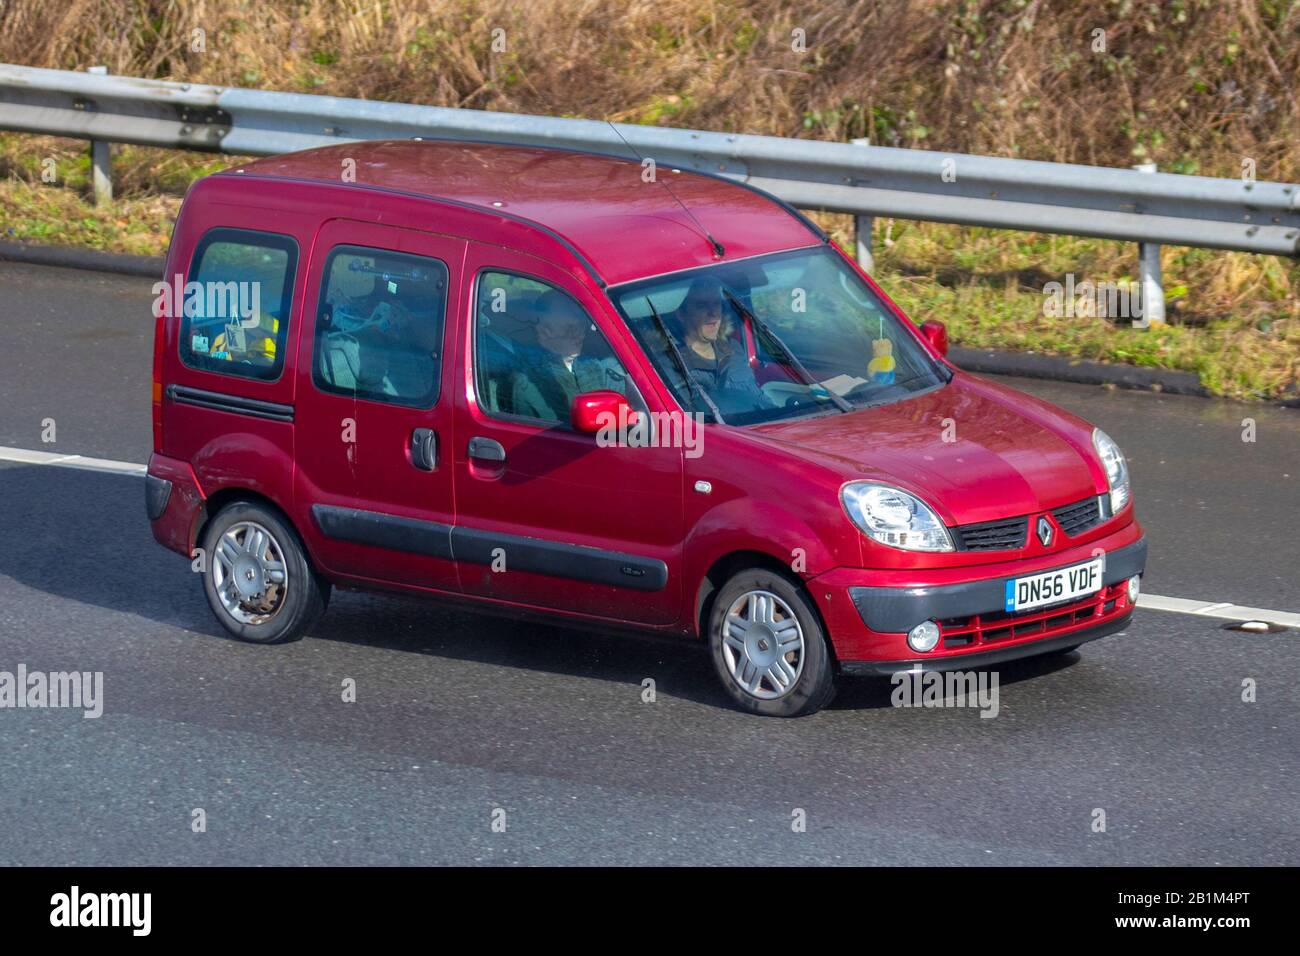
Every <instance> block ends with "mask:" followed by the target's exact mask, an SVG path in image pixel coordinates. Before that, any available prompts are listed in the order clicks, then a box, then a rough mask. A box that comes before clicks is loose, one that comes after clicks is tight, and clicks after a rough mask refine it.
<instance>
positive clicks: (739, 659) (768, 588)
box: [708, 568, 835, 717]
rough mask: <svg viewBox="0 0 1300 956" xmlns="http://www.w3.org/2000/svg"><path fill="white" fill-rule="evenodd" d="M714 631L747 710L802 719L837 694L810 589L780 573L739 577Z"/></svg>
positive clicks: (712, 620)
mask: <svg viewBox="0 0 1300 956" xmlns="http://www.w3.org/2000/svg"><path fill="white" fill-rule="evenodd" d="M708 636H709V647H710V650H711V651H712V656H713V665H714V667H715V669H716V670H717V672H718V677H719V678H720V679H721V680H722V684H723V687H725V688H726V690H727V693H728V694H730V695H731V698H732V700H734V701H735V702H736V703H737V704H738V705H739V706H740V707H741V708H742V709H743V710H747V711H749V712H750V713H754V714H762V715H763V716H766V717H802V716H805V715H807V714H814V713H816V712H817V711H819V710H821V708H823V707H825V706H826V705H827V704H828V703H830V700H831V698H832V697H833V696H834V695H835V672H834V667H833V666H832V663H831V657H830V650H829V648H828V647H827V644H826V636H825V634H824V633H823V631H822V626H821V621H820V620H819V618H818V617H817V613H816V611H815V610H814V609H813V607H812V604H811V602H810V601H809V600H808V598H807V597H806V596H805V595H804V592H803V591H802V590H801V589H800V588H799V587H797V586H796V585H795V584H794V583H792V582H791V581H789V580H788V579H787V578H785V577H784V576H783V575H781V574H779V573H777V572H774V571H769V570H766V569H764V568H750V569H748V570H745V571H741V572H739V573H738V574H735V575H733V576H732V578H731V579H730V580H729V581H727V583H726V584H725V585H723V587H722V589H721V590H720V591H719V592H718V595H717V598H716V599H715V600H714V602H713V610H712V613H711V614H710V615H709V631H708Z"/></svg>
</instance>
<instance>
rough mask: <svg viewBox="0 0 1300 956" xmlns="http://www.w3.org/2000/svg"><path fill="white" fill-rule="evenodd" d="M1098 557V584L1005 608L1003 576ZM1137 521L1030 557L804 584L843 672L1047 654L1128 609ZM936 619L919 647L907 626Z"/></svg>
mask: <svg viewBox="0 0 1300 956" xmlns="http://www.w3.org/2000/svg"><path fill="white" fill-rule="evenodd" d="M1099 552H1100V553H1103V554H1104V555H1105V565H1104V568H1103V571H1102V587H1101V589H1100V590H1099V591H1096V592H1094V593H1093V594H1090V595H1086V596H1084V597H1081V598H1078V599H1075V600H1072V601H1069V602H1064V603H1062V604H1058V605H1055V606H1049V607H1043V608H1035V609H1031V610H1027V611H1021V612H1012V613H1007V612H1006V611H1005V610H1004V608H1005V601H1006V583H1007V581H1008V580H1011V579H1013V578H1018V577H1022V576H1025V575H1028V574H1037V573H1040V572H1042V571H1048V570H1054V569H1058V568H1064V567H1069V566H1071V565H1074V564H1078V563H1081V562H1083V561H1087V560H1089V559H1091V558H1093V557H1095V556H1096V555H1097V554H1098V553H1099ZM1146 557H1147V543H1146V539H1145V538H1144V537H1143V536H1142V529H1141V527H1140V526H1138V524H1137V523H1136V522H1130V523H1129V524H1127V525H1125V526H1124V527H1122V528H1120V529H1117V530H1116V531H1114V532H1112V533H1110V534H1107V535H1105V536H1104V537H1102V538H1099V539H1094V540H1092V541H1089V542H1087V543H1086V544H1081V545H1078V546H1076V547H1073V548H1066V549H1063V550H1061V551H1058V552H1055V553H1053V554H1051V555H1041V556H1038V557H1037V558H1035V559H1024V558H1021V559H1013V560H1008V561H1005V562H998V563H995V564H988V565H982V566H962V567H951V568H939V569H930V570H926V569H916V570H912V571H903V570H886V571H879V570H876V571H873V570H870V569H850V568H841V569H837V570H835V571H831V572H827V573H826V574H823V575H819V576H818V577H816V578H814V579H813V580H811V581H810V582H809V591H810V593H811V594H812V595H813V597H814V599H815V600H816V601H817V604H818V609H819V610H820V611H821V613H822V617H823V620H824V621H825V623H826V626H827V630H828V632H829V635H830V638H831V642H832V644H833V646H834V649H835V656H836V659H837V660H838V661H839V664H840V669H841V671H842V672H843V673H846V674H890V673H896V672H898V671H906V670H917V669H919V670H952V669H956V668H961V667H980V666H987V665H989V664H996V663H1000V662H1002V661H1007V660H1013V659H1015V658H1019V657H1028V656H1031V655H1034V654H1042V653H1047V652H1050V651H1053V650H1059V649H1062V648H1066V647H1072V646H1074V645H1076V644H1082V643H1084V642H1086V641H1090V640H1095V639H1097V638H1099V637H1105V636H1106V635H1108V634H1115V633H1118V632H1120V631H1122V630H1123V629H1124V628H1125V627H1126V626H1127V625H1128V623H1129V621H1130V619H1131V617H1132V614H1133V605H1132V602H1131V601H1130V600H1129V598H1128V592H1127V587H1126V583H1127V581H1128V579H1129V578H1130V577H1132V576H1133V575H1139V576H1140V575H1141V574H1142V573H1143V571H1144V570H1145V567H1146ZM926 620H933V621H936V622H937V623H938V624H939V631H940V640H939V644H938V646H937V647H936V648H935V649H934V650H932V651H929V652H928V653H924V654H922V653H918V652H917V651H915V650H913V649H912V648H911V647H910V646H909V645H908V643H907V632H908V631H909V630H910V629H911V628H913V627H914V626H916V625H917V624H919V623H921V622H922V621H926Z"/></svg>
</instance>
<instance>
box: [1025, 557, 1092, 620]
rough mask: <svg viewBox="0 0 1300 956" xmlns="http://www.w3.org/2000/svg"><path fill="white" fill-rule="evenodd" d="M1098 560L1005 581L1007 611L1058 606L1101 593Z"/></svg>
mask: <svg viewBox="0 0 1300 956" xmlns="http://www.w3.org/2000/svg"><path fill="white" fill-rule="evenodd" d="M1101 569H1102V559H1101V558H1097V559H1096V560H1093V561H1088V562H1086V563H1084V564H1075V565H1071V566H1070V567H1068V568H1059V569H1057V570H1055V571H1044V572H1043V573H1042V574H1031V575H1029V576H1028V577H1024V578H1012V579H1011V580H1010V581H1008V582H1007V593H1006V605H1005V610H1007V611H1024V610H1028V609H1029V608H1032V607H1043V606H1044V605H1047V604H1060V603H1062V602H1065V601H1070V600H1073V599H1074V598H1079V597H1083V596H1084V595H1085V594H1093V593H1095V592H1097V591H1100V590H1101Z"/></svg>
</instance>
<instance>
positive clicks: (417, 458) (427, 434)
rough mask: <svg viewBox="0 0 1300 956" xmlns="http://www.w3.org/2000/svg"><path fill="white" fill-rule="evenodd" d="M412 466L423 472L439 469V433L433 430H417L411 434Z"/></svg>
mask: <svg viewBox="0 0 1300 956" xmlns="http://www.w3.org/2000/svg"><path fill="white" fill-rule="evenodd" d="M411 464H413V465H414V466H415V467H416V468H419V469H420V470H421V471H433V470H434V469H435V468H437V467H438V433H437V432H435V431H434V430H433V429H432V428H417V429H416V430H415V431H413V432H411Z"/></svg>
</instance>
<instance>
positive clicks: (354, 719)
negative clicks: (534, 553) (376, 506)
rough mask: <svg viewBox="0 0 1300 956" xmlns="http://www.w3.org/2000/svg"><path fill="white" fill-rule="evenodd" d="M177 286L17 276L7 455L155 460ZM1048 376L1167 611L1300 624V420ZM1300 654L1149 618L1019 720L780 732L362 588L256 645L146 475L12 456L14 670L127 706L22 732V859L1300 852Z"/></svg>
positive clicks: (938, 860) (821, 724)
mask: <svg viewBox="0 0 1300 956" xmlns="http://www.w3.org/2000/svg"><path fill="white" fill-rule="evenodd" d="M148 292H149V283H148V282H147V281H141V280H137V279H125V278H118V277H113V276H107V275H101V274H95V273H83V272H72V271H66V270H59V269H52V268H45V267H36V266H19V265H10V264H0V355H4V356H7V357H8V358H9V361H8V362H7V363H6V370H5V374H4V376H3V378H2V379H0V445H8V446H16V447H21V448H29V449H37V450H43V451H53V452H57V453H63V454H82V455H93V456H98V457H104V458H111V459H117V460H125V461H136V462H143V461H145V460H146V458H147V455H148V452H149V444H150V435H149V424H148V422H149V416H148V402H149V398H148V387H149V368H150V361H151V350H150V338H151V334H152V328H151V322H150V318H149V313H148V299H149V294H148ZM1015 384H1017V385H1018V386H1022V387H1024V388H1026V389H1027V390H1028V391H1031V392H1033V393H1035V394H1038V395H1042V396H1044V397H1047V398H1049V399H1050V400H1052V401H1055V402H1057V403H1058V404H1061V405H1063V406H1065V407H1067V408H1069V409H1071V410H1073V411H1076V412H1078V413H1080V414H1082V415H1084V416H1085V417H1087V418H1089V419H1091V420H1093V421H1095V422H1096V423H1097V424H1099V425H1101V426H1102V427H1103V428H1105V429H1106V430H1107V431H1108V432H1109V433H1110V434H1111V435H1112V436H1113V437H1115V439H1116V440H1117V441H1118V442H1119V443H1120V444H1121V446H1122V447H1124V449H1125V451H1126V452H1127V454H1128V456H1129V459H1130V463H1131V466H1132V470H1133V473H1134V480H1135V489H1136V491H1135V493H1136V495H1137V499H1138V509H1139V515H1140V517H1141V518H1142V520H1143V522H1144V524H1145V525H1146V528H1147V532H1148V535H1149V539H1150V544H1151V563H1150V566H1149V573H1148V577H1147V581H1146V587H1147V589H1148V590H1150V591H1152V592H1156V593H1159V594H1163V595H1168V596H1174V597H1186V598H1197V599H1202V600H1207V601H1210V600H1214V601H1230V602H1233V603H1237V604H1253V605H1257V606H1261V607H1269V608H1275V609H1280V610H1287V611H1300V570H1298V562H1297V560H1296V546H1295V542H1296V540H1297V539H1298V538H1300V490H1298V488H1297V485H1298V483H1300V414H1297V413H1295V412H1290V411H1286V410H1278V409H1271V408H1259V407H1254V406H1246V405H1240V404H1235V403H1228V402H1216V401H1209V400H1203V399H1192V398H1178V397H1172V396H1160V395H1153V394H1145V393H1127V392H1109V391H1106V390H1104V389H1098V388H1091V387H1071V386H1062V385H1049V384H1044V383H1033V382H1024V383H1020V382H1017V383H1015ZM1247 417H1250V418H1253V419H1254V420H1255V429H1256V437H1257V441H1255V442H1254V443H1245V442H1242V441H1241V434H1242V428H1243V425H1242V419H1244V418H1247ZM47 418H53V419H54V420H55V422H56V427H57V442H55V443H54V444H53V445H50V444H44V443H42V441H41V431H42V420H44V419H47ZM1298 649H1300V648H1298V647H1297V633H1296V632H1294V631H1291V632H1283V633H1277V634H1245V633H1241V632H1236V631H1229V630H1224V629H1223V628H1222V622H1216V621H1213V620H1209V619H1204V618H1198V617H1191V616H1187V615H1180V614H1171V613H1165V612H1158V611H1147V610H1140V611H1139V612H1138V615H1137V618H1136V620H1135V623H1134V624H1133V626H1132V627H1130V629H1129V630H1128V632H1127V633H1126V634H1125V635H1123V636H1121V637H1117V638H1110V639H1107V640H1103V641H1100V642H1097V643H1095V644H1092V645H1089V646H1087V647H1085V648H1084V649H1083V650H1082V651H1080V652H1078V653H1076V654H1072V655H1069V656H1067V657H1065V658H1064V659H1058V660H1055V661H1029V662H1022V663H1019V664H1015V665H1006V666H1004V667H1003V668H1002V669H1001V670H1000V672H999V676H1000V679H1001V687H1000V690H1001V693H1000V701H999V704H1000V709H999V714H998V716H997V718H996V719H983V718H981V717H980V715H979V712H978V711H977V710H974V709H902V708H895V707H892V706H891V705H890V690H891V688H890V687H889V685H888V683H882V682H878V681H867V680H861V681H851V682H848V683H847V684H846V685H845V687H844V689H843V690H842V692H841V694H840V696H839V697H838V698H837V700H836V702H835V703H834V705H833V706H832V707H831V708H830V709H828V710H827V711H825V712H823V713H821V714H818V715H816V716H814V717H811V718H806V719H803V720H798V721H778V720H762V719H758V718H752V717H747V716H745V715H742V714H740V713H738V712H736V711H733V710H731V709H730V708H729V707H728V705H727V702H726V700H725V698H724V695H723V692H722V691H721V689H720V688H718V687H716V686H715V678H714V676H713V674H712V672H711V670H710V669H709V666H708V662H707V660H706V658H705V656H704V654H703V653H702V651H701V650H699V649H698V648H695V647H692V646H683V645H680V644H675V643H669V642H666V641H659V640H641V639H636V638H629V637H619V636H601V635H592V634H586V633H579V632H573V631H568V630H565V629H561V628H552V627H539V626H524V625H520V624H517V623H509V622H502V621H499V620H496V619H493V618H489V617H483V616H479V615H474V614H469V613H464V612H460V611H449V610H447V609H445V608H443V607H440V606H438V605H436V604H430V603H423V602H416V601H407V600H402V599H398V598H391V597H375V596H369V595H362V594H355V593H338V592H336V594H335V597H334V600H333V603H332V604H331V607H330V611H329V614H328V615H327V616H326V617H325V619H324V621H323V622H322V624H321V625H320V627H319V628H318V630H317V632H316V633H315V634H314V635H313V636H312V637H311V638H309V639H307V640H304V641H302V642H299V643H296V644H292V645H288V646H285V647H277V648H260V647H252V646H248V645H244V644H240V643H237V642H235V641H232V640H228V639H226V638H225V637H224V632H222V631H221V630H220V628H219V627H218V625H217V624H216V622H215V621H214V620H213V619H212V616H211V613H210V612H209V610H208V608H207V606H206V603H205V601H204V599H203V595H202V592H201V589H200V587H199V584H198V581H197V580H196V579H195V577H194V576H193V574H192V573H190V571H189V570H188V566H187V564H186V563H185V562H184V561H183V560H182V559H180V558H179V557H176V556H175V555H172V554H171V553H169V552H166V551H164V550H163V549H161V548H160V547H158V546H157V545H156V544H155V543H154V542H153V539H152V537H151V536H150V533H149V529H148V525H147V523H146V521H145V519H144V515H143V507H142V495H141V488H140V484H139V479H138V478H135V477H130V476H124V475H113V474H105V473H99V472H92V471H80V470H74V469H68V468H59V467H50V466H35V465H23V464H13V463H4V464H0V670H9V671H13V670H15V669H16V667H17V666H18V664H19V663H23V664H25V665H26V666H27V668H28V669H29V670H32V671H35V670H70V669H76V670H82V671H102V672H103V673H104V714H103V716H102V717H100V718H98V719H84V718H83V717H82V716H81V714H80V712H70V711H59V710H14V709H3V710H0V760H3V763H2V764H0V767H2V768H3V769H2V770H0V863H24V864H37V863H39V864H64V863H68V864H72V863H78V864H105V865H106V864H132V863H141V864H145V863H150V864H169V863H177V864H204V863H248V864H257V863H268V864H299V863H307V864H312V863H337V864H344V863H350V864H357V863H474V862H479V861H482V862H489V863H502V864H515V863H520V864H531V863H617V864H645V863H696V862H704V863H730V864H760V863H886V864H915V863H922V864H1011V863H1045V864H1058V863H1095V864H1296V863H1300V772H1298V769H1300V768H1298V765H1300V748H1298V747H1297V745H1296V731H1297V728H1298V727H1300V719H1297V718H1298V717H1300V690H1298V688H1300V662H1298V660H1297V658H1298V655H1297V650H1298ZM346 678H352V679H353V680H355V681H356V687H357V699H356V702H355V703H345V702H343V700H342V699H341V698H342V693H341V688H342V682H343V681H344V680H345V679H346ZM645 678H653V679H654V681H655V682H656V685H657V690H658V696H657V699H656V701H655V702H653V703H646V702H643V700H642V697H641V682H642V681H643V680H644V679H645ZM1246 679H1251V680H1253V681H1255V682H1257V695H1258V696H1257V700H1256V701H1255V702H1253V703H1246V702H1243V700H1242V682H1243V680H1246ZM196 808H201V809H202V810H204V812H205V814H206V822H207V829H206V832H203V833H195V832H192V829H191V821H192V819H193V816H192V815H193V811H194V810H195V809H196ZM498 809H500V810H504V813H505V823H506V828H505V832H494V830H493V827H492V823H493V819H494V812H495V811H497V810H498ZM1098 809H1100V810H1104V811H1105V815H1106V830H1105V832H1094V829H1093V824H1094V820H1095V819H1096V814H1095V811H1096V810H1098ZM797 810H802V811H804V813H805V814H806V820H807V826H806V831H805V832H794V830H792V826H791V822H792V814H794V813H795V812H796V811H797ZM497 819H500V817H499V814H498V815H497Z"/></svg>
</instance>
